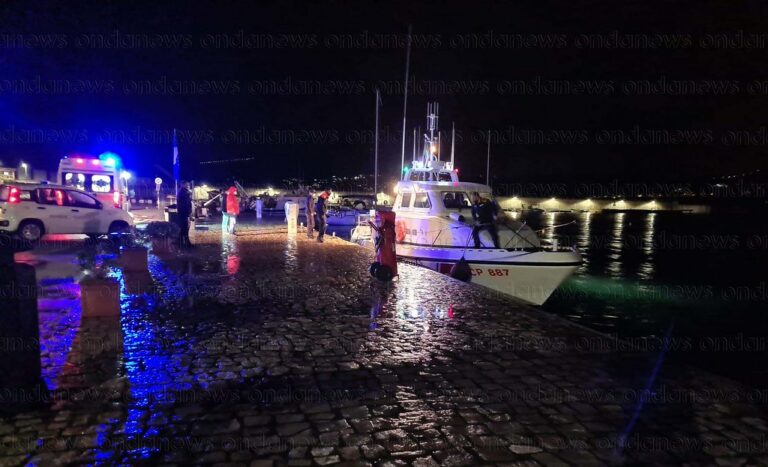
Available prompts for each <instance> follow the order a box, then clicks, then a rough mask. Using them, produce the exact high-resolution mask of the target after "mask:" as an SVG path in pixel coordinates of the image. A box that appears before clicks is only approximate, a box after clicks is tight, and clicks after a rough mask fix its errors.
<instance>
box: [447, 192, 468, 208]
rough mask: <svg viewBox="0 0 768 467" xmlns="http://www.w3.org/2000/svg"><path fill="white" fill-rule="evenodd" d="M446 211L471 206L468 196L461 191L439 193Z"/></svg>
mask: <svg viewBox="0 0 768 467" xmlns="http://www.w3.org/2000/svg"><path fill="white" fill-rule="evenodd" d="M440 196H441V197H442V198H443V205H444V206H445V208H446V209H461V208H468V207H470V206H472V203H471V202H470V201H469V195H468V194H467V193H464V192H463V191H443V192H441V193H440Z"/></svg>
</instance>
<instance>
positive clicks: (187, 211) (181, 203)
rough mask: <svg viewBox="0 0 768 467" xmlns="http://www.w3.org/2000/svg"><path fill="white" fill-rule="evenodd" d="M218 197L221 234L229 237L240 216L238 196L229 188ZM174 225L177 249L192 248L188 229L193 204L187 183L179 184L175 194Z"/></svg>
mask: <svg viewBox="0 0 768 467" xmlns="http://www.w3.org/2000/svg"><path fill="white" fill-rule="evenodd" d="M219 196H221V197H222V198H223V200H222V209H221V214H222V216H221V232H222V233H228V234H230V235H234V234H235V225H236V224H237V216H239V215H240V196H239V193H238V191H237V188H235V187H233V186H231V187H229V189H228V190H227V191H225V192H222V193H221V194H220V195H219ZM176 211H177V216H176V224H177V225H178V226H179V248H180V249H182V250H187V249H190V248H192V247H193V245H192V242H191V241H190V239H189V228H190V223H191V221H192V218H193V217H194V212H195V208H194V204H193V201H192V190H191V189H190V186H189V182H181V184H180V185H179V192H178V193H176Z"/></svg>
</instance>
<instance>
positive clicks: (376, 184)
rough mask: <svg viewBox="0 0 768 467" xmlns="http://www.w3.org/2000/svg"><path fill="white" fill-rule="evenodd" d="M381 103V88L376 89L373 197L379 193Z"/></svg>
mask: <svg viewBox="0 0 768 467" xmlns="http://www.w3.org/2000/svg"><path fill="white" fill-rule="evenodd" d="M379 102H381V95H380V94H379V88H376V136H375V138H376V141H375V143H374V144H373V195H374V196H376V194H377V193H378V192H379Z"/></svg>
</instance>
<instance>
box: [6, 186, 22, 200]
mask: <svg viewBox="0 0 768 467" xmlns="http://www.w3.org/2000/svg"><path fill="white" fill-rule="evenodd" d="M20 202H21V198H20V197H19V189H18V188H16V187H15V186H12V187H11V191H10V193H9V194H8V203H9V204H18V203H20Z"/></svg>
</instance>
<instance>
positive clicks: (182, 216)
mask: <svg viewBox="0 0 768 467" xmlns="http://www.w3.org/2000/svg"><path fill="white" fill-rule="evenodd" d="M176 211H177V217H176V223H177V225H178V226H179V248H180V249H182V250H186V249H189V248H191V247H192V242H191V241H190V240H189V222H190V219H191V217H192V192H191V191H190V189H189V182H181V186H180V187H179V192H178V193H176Z"/></svg>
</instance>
